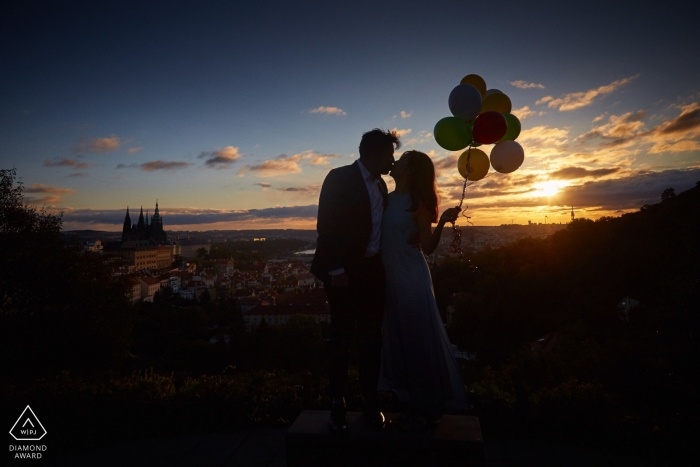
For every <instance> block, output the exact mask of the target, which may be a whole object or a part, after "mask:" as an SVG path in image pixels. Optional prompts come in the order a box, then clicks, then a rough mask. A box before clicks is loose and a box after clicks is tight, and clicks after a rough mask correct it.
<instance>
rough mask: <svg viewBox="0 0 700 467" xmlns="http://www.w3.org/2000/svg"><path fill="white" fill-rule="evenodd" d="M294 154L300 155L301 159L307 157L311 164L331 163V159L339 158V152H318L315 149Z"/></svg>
mask: <svg viewBox="0 0 700 467" xmlns="http://www.w3.org/2000/svg"><path fill="white" fill-rule="evenodd" d="M295 156H301V157H302V158H303V159H307V160H308V161H309V164H311V165H328V164H330V163H331V161H330V160H331V159H337V158H339V157H340V154H319V153H317V152H315V151H304V152H302V153H299V154H296V155H295Z"/></svg>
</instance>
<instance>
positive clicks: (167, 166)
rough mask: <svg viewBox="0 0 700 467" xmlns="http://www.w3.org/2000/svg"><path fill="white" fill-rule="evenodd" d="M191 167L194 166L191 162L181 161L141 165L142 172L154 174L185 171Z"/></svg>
mask: <svg viewBox="0 0 700 467" xmlns="http://www.w3.org/2000/svg"><path fill="white" fill-rule="evenodd" d="M190 165H194V164H192V163H191V162H180V161H161V160H157V161H151V162H145V163H143V164H141V170H143V171H144V172H153V171H154V170H178V169H184V168H185V167H188V166H190Z"/></svg>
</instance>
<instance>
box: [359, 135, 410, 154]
mask: <svg viewBox="0 0 700 467" xmlns="http://www.w3.org/2000/svg"><path fill="white" fill-rule="evenodd" d="M389 144H391V145H392V146H394V148H395V149H399V148H400V147H401V141H399V135H398V134H397V133H396V132H395V131H391V130H390V131H384V130H380V129H379V128H375V129H374V130H372V131H368V132H367V133H364V134H363V135H362V141H360V159H362V158H365V157H372V154H374V153H375V152H377V151H381V150H382V149H384V148H385V147H386V146H387V145H389Z"/></svg>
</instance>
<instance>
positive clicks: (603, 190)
mask: <svg viewBox="0 0 700 467" xmlns="http://www.w3.org/2000/svg"><path fill="white" fill-rule="evenodd" d="M698 181H700V169H694V170H666V171H662V172H649V173H641V174H638V175H631V176H628V177H624V178H617V179H610V180H602V181H590V182H586V183H584V184H583V185H579V186H570V187H567V188H564V189H563V190H562V192H561V193H560V194H559V195H557V196H556V197H555V199H554V202H556V203H558V204H562V205H571V204H572V203H573V204H574V206H586V207H591V206H597V207H601V208H604V209H631V208H639V207H641V206H643V205H644V204H652V203H658V202H659V201H660V197H661V192H663V190H665V189H666V188H668V187H673V188H675V189H676V193H679V192H681V191H685V190H687V189H690V188H692V187H693V186H695V184H696V183H697V182H698Z"/></svg>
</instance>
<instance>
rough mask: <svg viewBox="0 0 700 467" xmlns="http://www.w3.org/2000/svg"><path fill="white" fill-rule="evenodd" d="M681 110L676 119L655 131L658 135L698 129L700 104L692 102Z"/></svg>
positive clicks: (699, 126) (699, 127)
mask: <svg viewBox="0 0 700 467" xmlns="http://www.w3.org/2000/svg"><path fill="white" fill-rule="evenodd" d="M681 109H682V111H681V114H680V115H679V116H678V117H676V118H674V119H673V120H671V121H669V122H666V123H663V124H661V125H659V127H658V129H657V132H658V133H659V134H662V135H667V134H672V133H680V132H688V131H692V130H696V129H700V104H698V103H697V102H694V103H692V104H689V105H686V106H683V107H682V108H681Z"/></svg>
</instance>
